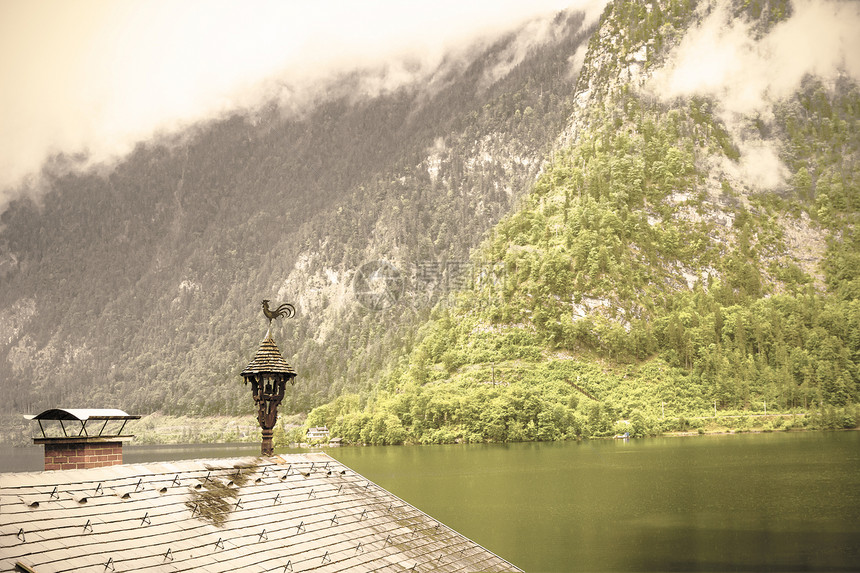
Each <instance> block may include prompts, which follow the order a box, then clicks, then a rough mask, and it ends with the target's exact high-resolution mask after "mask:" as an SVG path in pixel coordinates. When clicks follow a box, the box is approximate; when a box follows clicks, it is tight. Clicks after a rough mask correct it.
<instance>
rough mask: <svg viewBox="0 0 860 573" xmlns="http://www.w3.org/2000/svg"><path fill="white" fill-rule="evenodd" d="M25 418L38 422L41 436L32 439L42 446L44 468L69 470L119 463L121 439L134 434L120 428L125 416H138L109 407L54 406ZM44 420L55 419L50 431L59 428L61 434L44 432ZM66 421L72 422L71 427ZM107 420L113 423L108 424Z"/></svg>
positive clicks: (56, 430)
mask: <svg viewBox="0 0 860 573" xmlns="http://www.w3.org/2000/svg"><path fill="white" fill-rule="evenodd" d="M25 418H28V419H31V420H36V421H38V422H39V428H40V429H41V430H42V436H41V437H36V438H33V443H35V444H44V446H45V470H73V469H82V468H100V467H105V466H118V465H120V464H122V443H123V441H126V440H130V439H131V438H133V437H134V436H131V435H123V434H122V431H123V429H125V425H126V423H127V422H128V421H129V420H137V419H139V418H140V416H129V415H128V414H126V413H125V412H123V411H122V410H112V409H111V410H109V409H61V408H54V409H51V410H45V411H44V412H42V413H41V414H38V415H36V416H25ZM44 421H52V422H59V428H57V427H56V425H55V427H54V431H53V432H52V433H53V434H59V431H60V430H61V431H62V435H48V433H49V432H48V431H46V428H45V426H44V425H43V423H42V422H44ZM66 422H72V424H70V425H71V426H72V428H69V427H67V426H66ZM93 424H95V427H93ZM109 424H112V425H113V427H111V428H108V425H109ZM117 426H118V428H117ZM48 430H50V428H48ZM75 432H77V433H75Z"/></svg>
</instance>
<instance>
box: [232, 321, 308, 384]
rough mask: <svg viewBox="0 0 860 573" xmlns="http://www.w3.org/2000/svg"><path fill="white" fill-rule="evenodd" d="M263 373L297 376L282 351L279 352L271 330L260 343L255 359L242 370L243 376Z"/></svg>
mask: <svg viewBox="0 0 860 573" xmlns="http://www.w3.org/2000/svg"><path fill="white" fill-rule="evenodd" d="M262 372H277V373H281V374H286V375H287V376H288V377H292V376H295V375H296V370H295V368H293V367H292V366H290V365H289V364H288V363H287V361H286V360H284V357H283V356H281V351H280V350H278V347H277V345H276V344H275V341H274V340H272V334H271V329H270V330H267V331H266V338H264V339H263V342H261V343H260V348H259V350H257V354H255V355H254V359H253V360H251V362H250V363H249V364H248V365H247V366H245V369H244V370H242V376H245V375H246V374H260V373H262Z"/></svg>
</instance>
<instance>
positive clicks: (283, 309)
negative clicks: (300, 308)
mask: <svg viewBox="0 0 860 573" xmlns="http://www.w3.org/2000/svg"><path fill="white" fill-rule="evenodd" d="M263 314H264V315H266V318H268V319H269V324H270V325H271V324H272V320H274V319H276V318H278V317H281V316H283V317H284V318H292V317H294V316H295V315H296V307H294V306H293V305H291V304H290V303H288V302H285V303H284V304H282V305H280V306H279V307H278V308H276V309H275V310H271V309H270V308H269V299H266V300H264V301H263Z"/></svg>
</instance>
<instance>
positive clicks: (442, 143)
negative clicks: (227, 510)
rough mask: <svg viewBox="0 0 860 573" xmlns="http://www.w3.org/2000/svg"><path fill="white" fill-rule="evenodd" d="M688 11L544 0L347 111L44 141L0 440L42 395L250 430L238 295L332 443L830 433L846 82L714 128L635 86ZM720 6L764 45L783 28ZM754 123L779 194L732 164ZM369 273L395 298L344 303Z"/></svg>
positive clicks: (843, 274) (786, 6) (27, 211)
mask: <svg viewBox="0 0 860 573" xmlns="http://www.w3.org/2000/svg"><path fill="white" fill-rule="evenodd" d="M711 8H712V5H711V3H709V2H705V1H701V2H694V1H692V0H659V1H657V0H654V1H651V2H638V1H632V0H617V1H614V2H611V3H609V4H608V5H607V8H606V10H605V12H604V13H603V15H602V17H601V19H600V22H599V24H598V25H597V26H596V27H595V26H585V25H583V22H584V17H583V15H582V14H578V13H574V12H563V13H560V14H559V15H558V16H557V17H556V18H555V19H554V20H553V21H552V22H551V23H550V24H551V30H552V32H553V33H552V34H548V35H547V37H548V38H549V39H548V40H547V41H546V42H544V43H542V44H539V45H533V46H532V47H531V48H530V49H529V50H528V51H525V52H522V51H520V50H518V46H519V41H520V40H521V39H522V38H520V37H519V36H518V33H514V34H511V35H509V36H506V37H503V38H499V39H498V40H497V41H496V42H495V43H493V44H491V45H488V46H476V47H475V48H474V50H473V51H472V53H471V54H470V57H469V58H468V61H467V62H466V63H462V62H460V63H458V64H457V65H453V64H452V63H451V62H449V64H451V65H449V67H443V68H441V69H440V70H438V73H437V74H436V76H435V77H436V78H437V80H438V81H436V82H435V83H433V84H432V85H420V86H419V85H415V86H406V87H403V88H400V89H398V90H397V91H394V92H391V93H384V94H382V95H378V96H376V97H364V96H362V95H361V90H360V89H359V87H360V86H361V85H362V81H364V80H366V79H367V78H368V77H369V76H368V75H369V74H372V73H373V71H371V70H359V71H356V72H355V73H354V74H348V75H345V76H341V77H337V78H332V80H331V82H330V85H329V86H328V87H327V90H326V95H325V97H322V96H321V98H320V100H319V101H317V102H315V103H314V105H313V106H311V107H309V108H308V109H306V110H302V111H303V113H302V114H299V115H290V114H288V113H287V112H286V111H285V110H281V109H278V107H277V106H276V105H275V104H272V105H270V106H267V107H264V108H261V109H256V110H250V111H248V112H243V113H237V114H235V115H234V116H232V117H229V118H226V119H223V120H219V121H214V122H212V123H209V124H207V125H201V126H197V127H196V128H195V129H194V130H192V131H190V132H189V133H187V134H184V135H183V136H182V137H177V138H175V139H169V140H168V139H164V140H158V141H150V142H142V143H141V144H140V145H139V146H138V147H137V148H136V149H135V150H134V151H133V152H132V153H131V154H130V155H129V156H128V157H127V158H126V159H125V160H124V161H122V162H121V163H120V164H119V165H118V166H116V167H115V168H113V169H110V170H107V169H105V170H98V169H94V170H91V171H87V172H80V171H78V170H75V169H74V168H73V167H74V158H69V157H62V156H59V157H55V158H54V159H53V160H52V162H50V163H49V164H48V165H46V166H45V169H44V173H43V175H44V177H45V179H46V181H47V182H48V183H47V190H46V191H45V192H44V194H43V195H42V196H41V197H40V198H38V199H32V198H21V199H19V200H18V201H16V202H14V203H13V204H11V205H10V206H9V208H8V209H7V210H6V211H5V212H3V213H2V214H0V362H2V363H3V367H2V368H0V388H2V389H3V390H4V391H5V392H6V393H7V395H8V396H10V399H9V400H7V401H5V402H4V403H3V404H2V405H0V439H3V440H11V441H21V439H22V437H21V436H22V435H24V432H25V428H23V426H22V424H23V423H22V422H21V421H20V414H21V413H26V412H37V411H39V410H41V409H44V408H48V407H56V406H61V407H119V408H122V409H125V410H126V411H128V412H130V413H138V414H142V415H153V416H154V417H153V418H152V419H158V416H161V415H163V416H179V417H188V419H194V418H205V417H215V416H232V417H242V416H247V415H248V414H250V413H251V411H252V408H253V402H252V401H251V399H250V397H249V396H248V392H247V389H246V388H244V387H243V386H242V380H241V377H240V376H239V373H240V372H241V370H242V368H243V367H244V365H245V364H247V363H248V361H250V359H251V358H252V357H253V354H254V352H255V351H256V349H257V347H258V346H259V343H260V340H261V339H262V338H263V335H264V332H265V327H266V324H265V319H264V318H263V316H262V313H261V312H260V306H259V305H260V301H261V300H263V299H270V300H272V301H277V302H285V301H286V302H291V303H293V304H295V306H296V308H297V315H296V317H295V318H294V319H289V320H283V321H279V322H278V323H276V325H275V328H274V330H273V335H274V338H275V340H276V342H277V344H278V345H279V348H280V349H281V352H282V353H283V355H284V357H285V358H286V359H287V361H288V362H290V363H291V364H292V365H294V366H295V368H296V370H297V371H298V373H299V375H298V377H297V383H296V385H295V386H294V387H293V388H292V389H291V392H290V393H289V396H288V398H287V399H285V401H284V403H283V404H282V406H281V408H282V412H283V415H284V417H285V418H288V419H289V420H290V421H291V422H296V421H297V420H298V419H301V417H303V416H305V415H306V419H305V422H304V427H307V426H311V425H323V424H326V425H328V427H329V428H331V429H332V433H333V434H334V435H338V436H341V437H343V438H345V439H346V440H347V441H348V442H354V443H374V444H388V443H450V442H458V441H466V442H477V441H486V442H504V441H522V440H557V439H574V438H580V437H591V436H611V435H614V434H616V433H623V432H627V431H630V433H631V434H633V435H653V434H658V433H662V432H675V431H677V432H687V431H692V432H697V431H712V430H717V429H720V428H730V429H737V430H747V429H751V428H755V429H760V430H777V429H779V430H786V429H794V428H801V427H803V428H809V427H824V428H837V427H839V428H841V427H854V426H856V424H857V423H858V421H860V418H858V412H857V404H858V401H860V370H858V366H860V334H858V333H860V302H858V295H860V254H858V253H860V237H858V235H857V217H858V206H860V205H858V204H860V167H858V162H857V157H858V153H860V141H858V138H860V135H858V134H860V129H858V128H860V125H858V121H860V91H858V86H857V85H856V83H854V82H853V80H851V78H850V76H848V75H843V76H842V77H840V78H838V79H837V80H835V81H824V80H822V79H821V78H817V77H815V76H812V75H810V76H807V77H806V78H804V80H803V82H802V84H801V85H800V88H799V89H798V90H797V91H796V92H795V93H794V94H792V95H791V96H790V97H786V98H782V99H780V100H778V101H774V102H773V103H772V105H771V107H770V108H769V109H768V110H767V113H763V114H759V115H757V116H749V117H743V118H740V119H739V120H737V119H736V120H735V122H734V123H731V124H730V123H727V121H726V115H725V114H724V113H722V111H721V107H720V105H721V103H720V101H718V100H717V99H715V98H713V97H710V96H707V95H696V96H693V97H682V98H675V99H667V98H664V97H661V96H660V95H659V94H656V95H655V93H653V92H652V91H649V90H648V89H646V88H647V85H648V80H649V78H650V77H651V74H652V73H653V72H654V71H655V70H659V69H660V68H661V66H664V65H665V64H666V62H667V61H668V60H669V58H670V55H671V54H672V50H673V49H675V48H676V47H677V46H678V45H679V43H680V42H682V40H683V38H684V37H685V34H687V33H688V31H689V29H690V28H691V27H694V26H695V25H696V24H697V22H699V21H700V20H701V19H702V18H704V17H705V16H706V15H707V14H708V13H709V11H710V10H711ZM730 9H731V12H732V15H733V17H734V18H737V19H739V20H743V21H744V22H747V23H748V24H749V26H750V29H751V30H753V31H754V32H755V33H756V34H758V35H760V36H764V35H766V34H767V33H768V31H769V30H771V29H773V27H774V26H777V25H778V24H779V23H780V22H782V21H784V20H785V19H786V18H788V17H790V16H791V4H790V3H789V2H787V1H785V0H769V1H766V0H742V1H741V0H736V1H734V2H731V3H730ZM522 33H526V32H524V31H521V32H519V34H522ZM586 48H587V50H586ZM583 50H586V51H585V58H584V63H582V65H581V67H575V66H574V62H576V61H579V60H578V59H577V58H575V57H574V55H576V54H580V53H582V51H583ZM499 70H503V73H501V72H499ZM738 125H740V126H741V127H740V128H738ZM750 139H755V140H757V141H763V142H766V143H768V145H771V146H772V147H773V148H774V149H776V150H777V151H778V158H779V161H780V162H781V164H782V166H784V169H785V177H783V180H782V182H781V183H780V184H778V185H776V186H775V187H772V188H762V187H761V186H757V185H755V184H753V183H751V182H749V181H747V180H745V179H744V177H743V176H740V175H738V173H739V172H741V167H740V166H741V164H742V162H743V161H744V153H745V151H744V149H745V148H744V144H745V143H746V142H747V141H748V140H750ZM379 261H381V262H384V263H385V264H386V265H390V266H391V267H392V268H396V269H398V270H399V273H400V275H401V276H402V279H403V288H402V290H401V291H398V293H397V296H396V297H393V298H395V299H396V301H395V304H391V305H390V306H386V307H384V308H369V307H368V306H367V305H365V304H362V302H361V301H360V300H359V299H358V298H357V297H356V296H355V292H354V285H353V281H354V279H355V277H356V275H357V271H358V270H359V269H361V268H364V267H363V265H365V264H367V263H374V262H379ZM765 411H766V413H767V416H768V417H764V415H765ZM183 419H185V418H183ZM210 425H211V424H210ZM207 427H208V426H207ZM281 430H286V429H285V428H283V427H282V428H281ZM622 430H623V432H622ZM146 431H147V436H152V435H154V434H157V430H155V429H153V428H147V429H146ZM207 431H208V430H207ZM300 433H301V428H299V429H298V430H296V431H295V432H293V435H290V433H289V432H287V431H284V432H283V437H282V439H283V440H289V439H292V438H296V437H298V436H299V435H300ZM182 435H184V434H182ZM189 435H191V434H189ZM207 435H208V434H207ZM231 435H232V434H231ZM147 439H150V438H149V437H148V438H147ZM177 439H178V438H177Z"/></svg>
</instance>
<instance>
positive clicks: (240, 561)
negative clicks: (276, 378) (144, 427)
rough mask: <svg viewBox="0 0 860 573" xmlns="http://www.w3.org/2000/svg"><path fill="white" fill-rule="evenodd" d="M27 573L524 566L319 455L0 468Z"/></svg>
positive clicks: (7, 553)
mask: <svg viewBox="0 0 860 573" xmlns="http://www.w3.org/2000/svg"><path fill="white" fill-rule="evenodd" d="M16 566H17V567H18V568H16ZM31 570H32V571H36V572H38V573H59V572H62V571H76V572H94V573H105V572H106V571H142V570H146V571H198V572H203V573H216V572H226V571H231V572H232V571H251V572H287V571H294V572H299V571H311V570H313V571H327V572H334V571H350V572H353V571H355V572H369V571H390V572H394V571H410V570H412V571H421V572H428V571H441V572H447V571H462V572H465V571H471V572H474V571H519V569H517V568H516V567H515V566H513V565H511V564H510V563H508V562H507V561H505V560H503V559H502V558H500V557H498V556H496V555H495V554H493V553H491V552H490V551H488V550H486V549H484V548H483V547H481V546H479V545H477V544H476V543H474V542H472V541H470V540H469V539H467V538H466V537H463V536H462V535H460V534H458V533H457V532H455V531H454V530H452V529H450V528H449V527H446V526H445V525H443V524H441V523H439V522H438V521H436V520H434V519H433V518H431V517H429V516H428V515H426V514H424V513H422V512H421V511H420V510H418V509H416V508H415V507H413V506H411V505H409V504H408V503H406V502H404V501H403V500H401V499H399V498H398V497H396V496H394V495H392V494H391V493H389V492H388V491H386V490H384V489H382V488H381V487H379V486H378V485H376V484H374V483H372V482H370V481H368V480H367V479H366V478H364V477H362V476H361V475H359V474H357V473H355V472H354V471H352V470H351V469H349V468H348V467H346V466H344V465H343V464H341V463H340V462H338V461H336V460H334V459H333V458H331V457H329V456H328V455H326V454H296V455H288V456H274V457H271V458H238V459H229V460H195V461H182V462H174V463H153V464H145V465H121V466H112V467H104V468H94V469H84V470H66V471H53V472H34V473H16V474H0V571H4V572H5V571H31Z"/></svg>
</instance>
